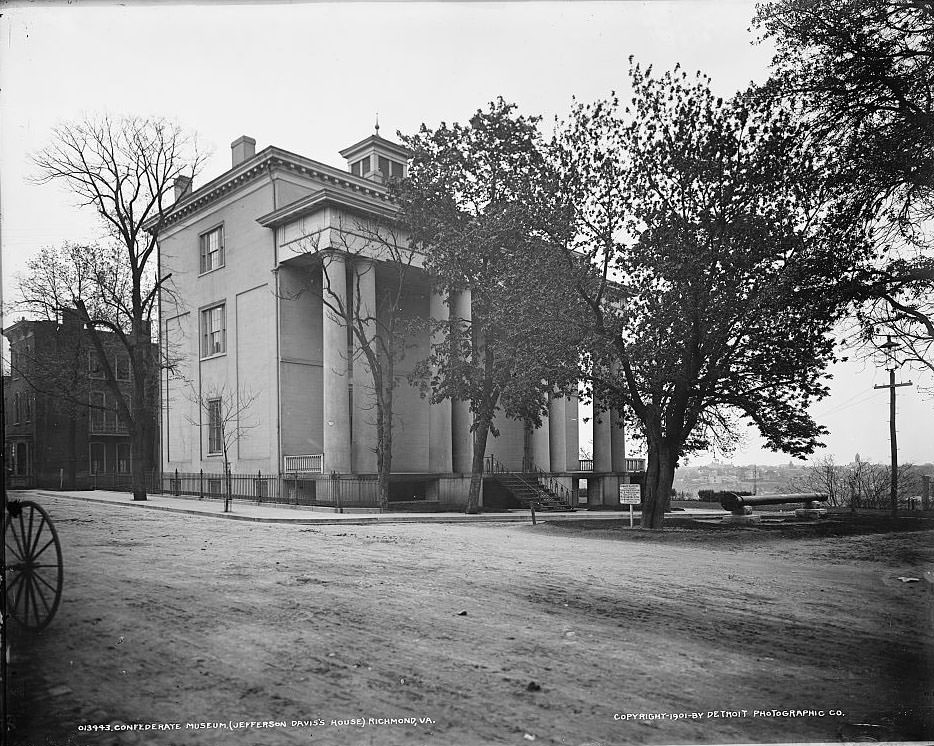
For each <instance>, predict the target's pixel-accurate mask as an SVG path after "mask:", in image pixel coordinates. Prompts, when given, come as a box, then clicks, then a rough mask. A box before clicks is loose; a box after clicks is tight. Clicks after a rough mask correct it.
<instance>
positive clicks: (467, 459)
mask: <svg viewBox="0 0 934 746" xmlns="http://www.w3.org/2000/svg"><path fill="white" fill-rule="evenodd" d="M470 309H471V294H470V288H465V289H464V290H460V291H457V292H455V293H453V295H452V296H451V317H452V318H451V321H452V322H454V323H458V322H459V321H470V319H471V318H472V317H471V310H470ZM472 422H473V418H472V417H471V414H470V402H467V401H460V400H455V401H452V402H451V436H452V437H451V441H452V445H451V449H452V452H451V456H452V460H453V462H454V471H456V472H459V473H461V474H469V473H470V471H471V467H472V461H473V433H471V432H470V425H471V424H472Z"/></svg>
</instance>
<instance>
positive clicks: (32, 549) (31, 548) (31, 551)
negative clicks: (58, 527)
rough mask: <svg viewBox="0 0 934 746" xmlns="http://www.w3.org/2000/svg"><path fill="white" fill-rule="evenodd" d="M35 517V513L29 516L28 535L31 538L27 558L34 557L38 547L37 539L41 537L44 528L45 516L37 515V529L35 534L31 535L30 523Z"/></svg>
mask: <svg viewBox="0 0 934 746" xmlns="http://www.w3.org/2000/svg"><path fill="white" fill-rule="evenodd" d="M34 517H35V513H34V512H33V513H30V514H29V535H30V536H32V537H33V539H32V541H31V542H30V544H29V556H30V557H35V556H36V547H37V546H39V537H40V536H42V529H44V528H45V516H43V515H42V514H41V513H40V514H39V528H38V529H36V533H35V534H33V533H32V522H33V518H34Z"/></svg>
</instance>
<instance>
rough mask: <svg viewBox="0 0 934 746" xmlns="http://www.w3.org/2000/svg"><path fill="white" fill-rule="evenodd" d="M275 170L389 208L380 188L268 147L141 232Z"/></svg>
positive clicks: (192, 211)
mask: <svg viewBox="0 0 934 746" xmlns="http://www.w3.org/2000/svg"><path fill="white" fill-rule="evenodd" d="M276 169H284V170H287V171H292V172H295V173H299V174H301V175H303V176H306V177H308V178H312V179H317V180H319V181H321V182H323V183H325V184H327V185H333V186H334V187H339V188H341V189H342V190H347V191H349V192H350V193H354V194H360V195H366V196H367V197H369V198H371V199H373V200H375V201H377V202H383V203H386V204H387V205H388V204H389V190H388V189H387V188H386V187H385V186H383V185H382V184H377V183H375V182H373V181H370V180H369V179H364V178H361V177H359V176H354V175H353V174H350V173H348V172H346V171H341V170H340V169H337V168H334V167H333V166H328V165H327V164H324V163H319V162H318V161H314V160H311V159H310V158H305V157H303V156H300V155H296V154H295V153H290V152H289V151H287V150H282V149H281V148H277V147H275V146H269V147H268V148H264V149H263V150H262V151H260V152H259V153H257V154H256V155H255V156H253V157H252V158H250V159H249V160H247V161H244V162H243V163H241V164H239V165H238V166H236V167H235V168H232V169H230V170H229V171H227V172H226V173H224V174H221V175H220V176H218V177H217V178H216V179H214V180H212V181H209V182H208V183H207V184H205V185H204V186H202V187H200V188H198V189H196V190H195V191H194V192H192V193H191V194H189V195H187V196H186V197H184V198H182V199H181V200H180V201H178V202H177V203H175V204H174V205H172V207H171V208H169V210H168V211H167V212H166V213H165V215H164V216H162V218H161V220H160V219H159V218H158V217H156V218H152V219H151V220H149V221H147V222H146V223H145V224H144V225H143V228H144V229H145V230H146V231H148V232H150V233H153V232H158V231H160V230H162V229H165V228H167V227H169V226H171V225H172V224H174V223H177V222H179V221H180V220H182V219H184V218H186V217H188V216H189V215H193V214H195V213H196V212H198V211H200V210H202V209H203V208H205V207H206V206H208V205H209V204H211V203H213V202H216V201H217V200H218V199H220V198H221V197H223V196H225V195H226V194H228V193H229V192H231V191H233V190H234V189H237V188H238V187H240V186H242V185H244V184H247V183H249V182H251V181H254V180H256V179H257V178H260V177H262V176H263V175H265V174H269V173H271V172H272V171H274V170H276Z"/></svg>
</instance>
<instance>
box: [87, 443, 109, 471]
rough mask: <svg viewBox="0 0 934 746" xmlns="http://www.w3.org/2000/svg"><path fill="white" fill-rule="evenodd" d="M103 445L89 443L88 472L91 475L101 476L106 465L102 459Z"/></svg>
mask: <svg viewBox="0 0 934 746" xmlns="http://www.w3.org/2000/svg"><path fill="white" fill-rule="evenodd" d="M104 453H105V452H104V444H103V443H91V458H90V462H91V463H90V464H89V466H90V470H91V474H103V473H104V471H105V469H106V466H107V463H106V459H105V457H104Z"/></svg>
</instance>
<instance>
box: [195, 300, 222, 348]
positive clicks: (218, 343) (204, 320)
mask: <svg viewBox="0 0 934 746" xmlns="http://www.w3.org/2000/svg"><path fill="white" fill-rule="evenodd" d="M224 310H225V309H224V306H223V305H220V306H215V307H214V308H208V309H205V310H204V311H202V312H201V329H202V333H201V347H202V350H201V356H202V357H208V356H210V355H217V354H220V353H222V352H225V351H226V349H227V344H226V339H225V337H226V335H225V325H226V317H225V313H224Z"/></svg>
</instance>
